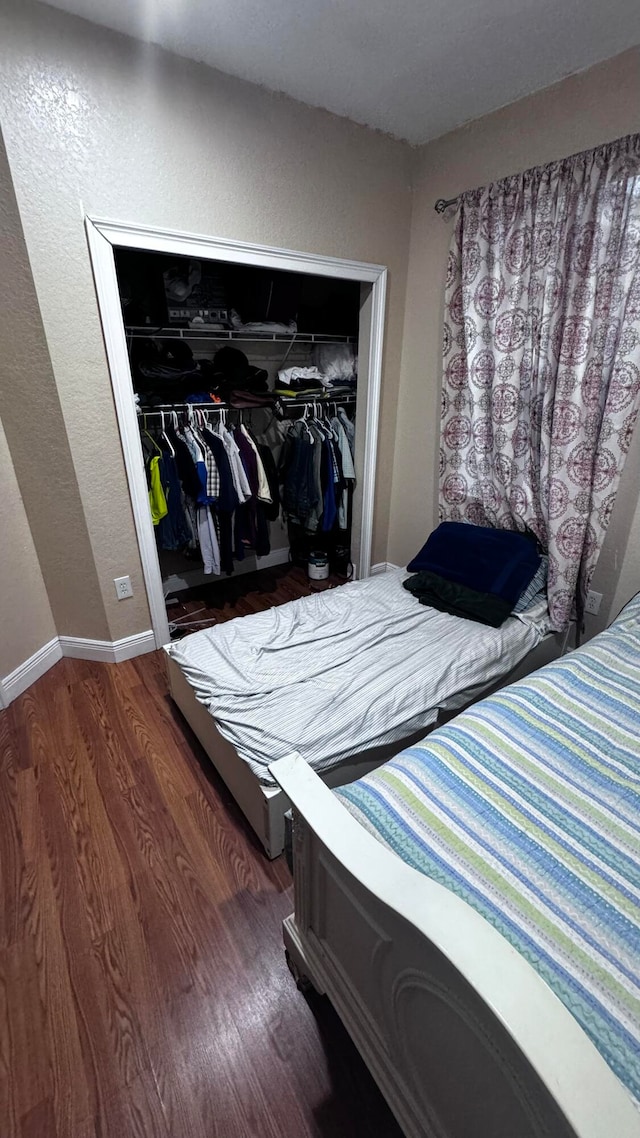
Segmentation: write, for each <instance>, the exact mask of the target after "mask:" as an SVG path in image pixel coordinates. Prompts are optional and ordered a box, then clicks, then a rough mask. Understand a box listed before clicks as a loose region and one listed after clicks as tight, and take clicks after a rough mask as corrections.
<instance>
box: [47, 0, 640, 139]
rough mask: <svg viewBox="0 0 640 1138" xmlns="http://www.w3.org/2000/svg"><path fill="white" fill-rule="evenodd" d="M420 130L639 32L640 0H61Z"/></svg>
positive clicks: (473, 111)
mask: <svg viewBox="0 0 640 1138" xmlns="http://www.w3.org/2000/svg"><path fill="white" fill-rule="evenodd" d="M52 6H53V7H56V8H62V9H64V10H65V11H67V12H73V13H75V14H76V15H79V16H84V17H85V18H86V19H87V20H91V21H93V22H94V23H96V24H101V25H103V26H105V27H110V28H114V29H116V30H117V31H120V32H124V33H125V34H127V35H130V36H134V37H135V38H136V39H140V40H145V41H147V42H150V43H155V44H159V45H161V46H162V47H164V48H166V49H167V50H169V51H173V52H176V53H177V54H178V55H182V56H186V57H187V58H188V59H193V60H197V61H198V62H202V63H207V64H209V65H210V66H211V67H216V68H219V70H221V71H225V72H227V73H228V74H229V75H236V76H238V77H240V78H242V79H248V80H250V81H251V82H252V83H259V84H261V85H263V86H264V87H267V88H269V89H270V90H272V91H282V92H285V93H286V94H288V95H291V96H293V97H294V98H296V99H300V100H302V101H303V102H305V103H309V104H310V105H311V106H314V107H324V108H326V109H327V110H330V111H333V112H334V113H335V114H338V115H343V116H344V117H346V118H350V119H353V120H354V121H355V122H358V123H364V124H366V125H367V126H370V127H374V128H377V129H378V130H382V131H386V132H387V133H389V134H391V135H394V136H395V137H396V138H402V139H406V140H407V141H409V142H412V143H421V142H426V141H428V140H429V139H431V138H435V137H437V136H438V135H440V134H443V133H444V132H446V131H448V130H452V129H453V128H454V127H456V126H460V125H461V124H462V123H464V122H468V121H470V120H471V119H474V118H478V117H479V116H480V115H483V114H487V113H488V112H489V111H492V110H496V109H497V108H498V107H501V106H504V105H505V104H507V103H512V102H514V101H515V100H516V99H519V98H521V97H522V96H523V95H527V94H530V93H531V92H533V91H538V90H541V89H542V88H543V87H548V86H549V85H550V84H551V83H554V82H556V81H557V80H559V79H562V78H563V77H564V76H566V75H569V74H571V73H573V72H576V71H581V70H583V69H584V68H586V67H589V66H591V65H592V64H593V63H597V62H599V61H600V60H604V59H609V58H610V57H611V56H614V55H617V54H618V53H619V52H621V51H624V50H625V49H626V48H628V47H632V46H633V45H635V44H637V43H640V4H639V3H638V0H607V3H603V0H480V2H478V0H426V2H425V0H108V2H107V3H105V0H53V3H52Z"/></svg>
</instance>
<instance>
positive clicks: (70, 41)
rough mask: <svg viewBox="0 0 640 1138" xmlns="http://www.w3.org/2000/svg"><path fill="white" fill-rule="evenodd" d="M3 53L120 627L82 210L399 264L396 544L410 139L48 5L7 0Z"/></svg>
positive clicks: (383, 506)
mask: <svg viewBox="0 0 640 1138" xmlns="http://www.w3.org/2000/svg"><path fill="white" fill-rule="evenodd" d="M0 68H1V69H2V71H3V73H4V82H3V84H2V89H1V91H0V115H1V119H2V126H3V130H4V135H5V141H6V146H7V152H8V155H9V162H10V166H11V173H12V176H13V180H14V184H15V189H16V195H17V199H18V204H19V207H20V214H21V218H22V224H23V227H24V232H25V237H26V241H27V247H28V250H29V257H30V261H31V267H32V270H33V277H34V281H35V286H36V291H37V295H38V300H39V303H40V309H41V312H42V318H43V322H44V326H45V330H46V336H47V343H48V347H49V352H50V355H51V361H52V365H53V371H54V374H55V378H56V384H57V389H58V393H59V398H60V404H61V407H62V412H63V415H64V421H65V425H66V431H67V434H68V439H69V444H70V447H71V453H72V455H73V463H74V469H75V474H76V477H77V479H78V484H79V486H80V491H81V495H82V507H83V511H84V517H85V519H86V524H87V528H88V531H89V535H90V540H91V545H92V549H93V553H94V557H95V564H96V566H97V573H98V578H99V583H100V589H101V592H102V598H103V604H104V608H105V611H106V614H107V619H108V626H109V634H110V637H111V638H114V639H115V638H118V637H121V636H125V635H128V634H131V633H134V632H139V631H142V630H144V629H145V628H148V627H149V617H148V612H147V606H146V601H145V599H144V590H143V587H142V580H141V571H140V565H139V559H138V552H137V545H136V541H135V535H134V529H133V523H132V518H131V511H130V504H129V497H128V492H127V486H126V480H125V473H124V467H123V464H122V461H121V457H120V449H119V438H118V433H117V427H116V420H115V414H114V410H113V403H112V396H111V389H110V384H109V378H108V372H107V366H106V361H105V354H104V348H103V343H102V338H101V333H100V327H99V322H98V312H97V305H96V299H95V292H94V288H93V283H92V279H91V271H90V265H89V258H88V253H87V246H86V240H85V235H84V230H83V216H84V214H90V215H93V216H100V217H110V218H114V219H118V220H122V221H130V222H139V223H146V224H148V225H151V226H164V227H167V228H174V229H184V230H191V231H195V232H200V233H208V234H212V235H217V236H223V237H229V238H236V239H241V240H245V241H255V242H262V243H266V244H272V245H276V246H280V247H288V248H293V249H301V250H305V251H309V252H318V253H324V254H333V255H336V256H344V257H352V258H356V259H358V260H366V261H374V262H380V263H382V264H386V265H387V266H388V267H389V270H390V271H389V294H388V318H387V334H386V349H385V361H384V379H383V395H382V416H381V430H380V461H379V476H378V485H377V488H376V506H375V527H374V549H373V559H374V561H376V560H384V559H385V557H386V545H387V529H388V515H389V498H390V485H391V472H392V464H393V450H394V440H395V414H396V405H397V398H398V381H399V370H400V351H401V337H402V324H403V307H404V296H405V286H406V268H407V259H408V240H409V222H410V201H411V199H410V187H409V182H410V172H411V168H412V165H413V161H414V156H415V155H414V152H412V151H411V149H410V148H409V147H408V146H406V145H404V144H402V143H396V142H393V141H390V140H389V139H387V138H385V137H383V136H381V135H377V134H375V133H373V132H371V131H367V130H365V129H363V128H361V127H357V126H354V125H352V124H350V123H348V122H346V121H344V120H341V119H337V118H335V117H334V116H332V115H330V114H327V113H325V112H322V111H315V110H310V109H307V108H305V107H303V106H301V105H300V104H297V103H295V102H293V101H291V100H289V99H286V98H284V97H280V96H272V95H269V94H267V93H266V92H264V91H262V90H260V89H259V88H256V87H252V86H249V85H247V84H244V83H242V82H240V81H237V80H232V79H228V78H226V77H224V76H222V75H219V74H217V73H216V72H213V71H211V70H208V69H207V68H204V67H202V66H197V65H195V64H191V63H189V62H188V61H186V60H184V59H179V58H177V57H174V56H171V55H168V54H166V53H163V52H161V51H159V50H157V49H153V48H144V47H142V46H141V45H139V44H136V43H135V42H134V41H132V40H128V39H125V38H123V37H120V36H117V35H114V34H112V33H110V32H106V31H102V30H100V29H97V28H94V27H92V26H91V25H89V24H86V23H84V22H83V21H80V20H76V19H74V18H72V17H68V16H66V15H64V14H63V13H61V12H58V11H55V10H53V9H51V8H46V7H41V6H39V5H31V4H28V3H25V4H17V3H14V2H13V0H6V2H5V3H4V4H3V6H2V12H1V13H0ZM33 476H34V478H37V477H39V471H38V469H37V464H36V468H34V475H33ZM123 573H130V574H131V576H132V579H133V585H134V590H135V596H134V598H133V599H132V600H131V601H125V602H123V603H118V602H117V601H116V600H115V596H114V594H113V584H112V578H113V577H115V576H119V575H120V574H123ZM60 631H63V630H60ZM64 631H66V629H64ZM86 634H87V635H91V633H86Z"/></svg>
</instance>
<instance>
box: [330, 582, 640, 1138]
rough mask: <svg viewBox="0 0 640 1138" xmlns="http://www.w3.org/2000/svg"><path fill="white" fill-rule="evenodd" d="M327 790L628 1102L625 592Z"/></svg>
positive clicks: (636, 652)
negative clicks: (520, 983)
mask: <svg viewBox="0 0 640 1138" xmlns="http://www.w3.org/2000/svg"><path fill="white" fill-rule="evenodd" d="M336 793H337V794H338V795H339V797H340V798H341V800H342V801H343V803H344V805H345V806H346V807H347V808H348V809H349V810H350V812H351V813H352V814H354V815H355V817H356V818H358V820H359V821H360V822H361V823H362V824H363V825H364V826H365V827H366V828H367V829H368V830H369V831H371V832H372V833H373V834H374V835H375V836H376V837H377V838H379V839H380V840H381V841H382V842H384V843H385V844H386V845H387V846H388V847H389V848H391V849H392V850H394V851H395V852H396V853H397V854H399V855H400V857H401V858H402V859H403V860H404V861H406V862H408V863H409V864H410V865H412V866H414V867H415V868H416V869H418V870H420V871H421V872H422V873H425V874H427V875H428V876H429V877H432V878H433V879H434V880H435V881H438V882H440V884H442V885H445V886H446V887H448V888H449V889H451V890H452V891H453V892H454V893H456V894H457V895H458V896H459V897H462V898H463V899H464V900H465V901H466V902H468V904H469V905H471V906H472V907H473V908H474V909H476V910H477V911H478V912H479V913H481V914H482V915H483V916H484V917H485V918H486V919H487V920H488V921H489V922H490V923H491V924H492V925H493V926H494V927H495V928H496V929H498V930H499V932H500V933H502V934H503V936H504V937H505V938H506V939H507V940H508V941H509V942H510V944H512V945H513V946H514V947H515V948H516V949H517V950H518V951H519V952H520V953H521V954H522V955H523V956H524V957H526V959H527V960H528V961H529V962H530V964H532V965H533V967H534V968H535V970H536V971H537V972H538V973H539V975H540V976H542V978H543V979H544V980H545V981H546V982H547V984H548V985H549V987H550V988H551V989H552V990H553V991H554V992H555V994H556V995H557V996H558V997H559V998H560V999H561V1000H562V1002H563V1003H564V1004H566V1006H567V1007H568V1008H569V1010H570V1011H571V1012H572V1013H573V1015H574V1017H575V1018H576V1019H577V1020H578V1022H579V1023H580V1024H581V1026H582V1027H583V1028H584V1030H585V1031H586V1033H587V1035H589V1036H590V1038H591V1039H592V1041H593V1042H594V1044H595V1046H596V1047H597V1048H598V1050H599V1051H600V1052H601V1054H602V1055H603V1056H604V1058H605V1059H606V1061H607V1062H608V1063H609V1065H610V1066H611V1068H612V1069H613V1071H614V1072H615V1074H616V1075H617V1076H618V1077H619V1079H620V1080H621V1082H622V1083H623V1084H624V1085H625V1086H626V1087H627V1089H628V1091H629V1093H630V1095H631V1096H632V1098H633V1099H634V1101H635V1103H636V1105H640V908H639V902H640V598H637V599H635V600H634V601H633V602H632V603H631V604H630V605H628V606H627V608H626V609H625V611H624V612H623V614H622V615H621V616H620V617H619V618H618V620H617V621H616V622H615V623H614V625H613V626H612V627H611V628H610V629H609V630H607V631H606V632H604V633H602V634H601V635H600V636H598V637H596V638H595V639H594V640H593V641H591V643H590V644H588V645H585V647H584V648H582V649H579V650H578V651H576V652H573V653H571V654H570V655H568V656H565V657H564V658H563V659H562V660H560V661H559V662H557V663H554V664H550V665H547V667H546V668H542V669H541V670H540V671H539V672H536V673H535V674H534V675H533V676H530V677H528V678H527V679H525V680H521V681H520V682H519V683H516V684H513V685H511V686H510V687H508V688H505V689H504V690H503V691H501V692H499V693H498V694H496V695H494V696H491V697H490V698H488V699H485V700H483V701H482V702H481V703H479V704H477V705H476V706H475V707H474V708H473V709H471V710H470V711H467V712H463V713H462V714H461V715H459V716H458V717H457V718H456V719H455V720H454V721H453V722H452V723H451V724H449V725H448V726H446V727H443V728H441V729H440V730H438V731H435V732H434V733H433V734H432V735H431V736H430V737H429V739H428V740H425V742H424V743H422V744H420V745H418V746H415V747H411V748H409V749H407V750H406V751H404V752H403V753H402V754H401V755H399V756H398V757H396V758H395V759H393V760H392V761H391V762H389V763H387V764H386V765H385V766H383V767H381V768H380V769H379V770H377V771H375V772H374V773H373V774H371V775H368V776H367V777H366V778H363V779H360V780H359V781H358V782H355V783H353V784H351V785H350V786H347V787H343V788H342V789H341V790H339V791H336ZM638 1129H639V1133H640V1118H639V1127H638Z"/></svg>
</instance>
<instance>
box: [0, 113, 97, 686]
mask: <svg viewBox="0 0 640 1138" xmlns="http://www.w3.org/2000/svg"><path fill="white" fill-rule="evenodd" d="M0 420H1V421H2V423H3V426H4V431H5V432H6V439H7V444H8V447H9V450H10V452H11V460H12V463H13V466H14V468H15V473H16V476H17V480H18V484H19V486H20V491H21V494H22V499H23V500H24V506H25V509H26V511H27V515H28V519H29V525H30V528H31V535H32V538H33V543H34V545H35V550H36V553H37V556H38V558H39V561H40V567H41V569H42V573H43V575H44V578H45V580H46V583H47V590H48V593H49V600H50V602H51V608H52V610H53V616H54V620H55V622H56V625H57V629H58V632H60V633H65V634H66V635H68V636H89V637H97V638H98V639H104V638H106V637H108V632H109V630H108V626H107V621H106V616H105V612H104V606H103V604H102V597H101V594H100V588H99V585H98V578H97V574H96V568H95V565H94V561H93V554H92V550H91V544H90V542H89V534H88V531H87V526H86V522H85V518H84V512H83V509H82V500H81V497H80V491H79V487H78V482H77V478H76V474H75V469H74V465H73V460H72V456H71V451H70V448H69V441H68V438H67V432H66V428H65V424H64V420H63V417H62V410H61V407H60V400H59V397H58V392H57V388H56V384H55V379H54V375H53V371H52V368H51V360H50V358H49V352H48V349H47V343H46V337H45V332H44V328H43V326H42V319H41V316H40V310H39V308H38V301H37V298H36V294H35V289H34V285H33V277H32V275H31V268H30V265H29V258H28V254H27V248H26V245H25V240H24V235H23V232H22V226H21V222H20V216H19V212H18V206H17V202H16V198H15V193H14V189H13V184H12V181H11V176H10V172H9V166H8V162H7V156H6V151H5V148H4V144H3V141H2V136H1V135H0ZM12 500H13V498H12ZM21 511H22V506H20V509H19V511H18V516H17V518H16V525H17V527H18V544H19V546H20V547H23V545H24V543H23V542H22V537H21V536H20V535H21V533H22V530H21V527H22V525H23V519H22V512H21ZM11 520H12V519H11V513H10V511H8V510H7V509H6V508H5V510H4V513H3V521H4V525H3V530H2V539H1V540H2V543H3V544H4V543H5V542H6V543H7V544H9V543H11V542H12V541H13V540H14V538H13V533H12V525H11ZM20 543H22V544H21V545H20ZM27 579H29V578H27ZM47 632H48V629H47ZM49 639H50V636H49V635H47V636H46V637H45V640H49ZM45 640H43V641H42V643H45ZM37 647H39V645H37ZM32 651H33V649H31V650H30V651H27V648H26V647H25V651H24V653H23V656H22V659H26V658H27V657H28V656H29V655H30V654H31V652H32ZM0 675H2V673H1V672H0Z"/></svg>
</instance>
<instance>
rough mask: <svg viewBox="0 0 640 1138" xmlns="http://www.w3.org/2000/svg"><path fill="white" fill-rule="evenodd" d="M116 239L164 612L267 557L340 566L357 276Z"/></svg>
mask: <svg viewBox="0 0 640 1138" xmlns="http://www.w3.org/2000/svg"><path fill="white" fill-rule="evenodd" d="M114 253H115V265H116V273H117V279H118V288H119V293H120V302H121V306H122V314H123V319H124V325H125V333H126V339H127V348H128V354H129V361H130V366H131V375H132V381H133V387H134V393H135V401H136V410H137V418H138V426H139V431H140V441H141V445H142V451H143V455H144V459H145V470H146V474H147V486H148V491H149V508H150V511H151V517H152V521H153V525H154V534H155V538H156V546H157V550H158V560H159V565H160V571H161V576H162V582H163V591H164V595H165V600H166V602H167V606H168V607H167V612H168V615H169V618H170V620H171V605H172V604H174V603H175V599H176V598H184V597H185V596H188V595H189V593H188V590H198V596H200V595H202V589H203V587H204V586H210V587H211V588H215V589H217V590H221V589H222V590H224V588H225V583H226V582H228V581H229V580H230V579H231V578H234V577H237V576H238V575H241V574H244V573H255V572H260V571H261V570H263V569H264V568H267V567H271V566H274V565H280V564H286V563H291V564H293V565H296V566H299V567H301V568H303V569H304V570H305V571H307V568H308V565H309V562H311V566H312V568H311V571H310V574H311V575H312V576H313V575H315V573H316V572H319V573H320V574H322V572H324V571H325V570H324V568H323V563H326V571H330V572H331V573H332V574H334V575H337V576H338V577H339V578H340V579H348V578H349V577H350V576H351V575H352V573H353V561H352V555H353V554H352V548H353V543H354V536H355V538H356V541H357V534H355V535H354V516H355V517H356V519H357V516H358V511H357V510H356V512H355V515H354V508H353V507H354V496H356V495H357V493H358V480H357V477H356V461H355V424H356V410H357V401H358V378H357V376H358V336H359V313H360V305H361V286H360V283H359V282H357V281H349V280H343V279H334V278H330V277H326V276H312V275H309V274H303V273H293V272H285V271H282V270H273V271H272V270H271V269H265V268H257V267H252V266H244V265H238V264H233V263H229V262H224V261H217V260H205V259H202V260H194V259H191V258H188V257H182V256H177V255H175V254H160V253H148V252H141V251H139V250H135V249H126V248H117V249H115V250H114ZM355 525H356V526H357V521H356V523H355ZM318 566H319V567H320V568H319V569H318V568H317V567H318ZM172 631H173V629H172ZM175 631H176V632H178V633H179V631H180V630H179V629H176V630H175Z"/></svg>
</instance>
